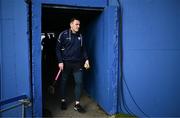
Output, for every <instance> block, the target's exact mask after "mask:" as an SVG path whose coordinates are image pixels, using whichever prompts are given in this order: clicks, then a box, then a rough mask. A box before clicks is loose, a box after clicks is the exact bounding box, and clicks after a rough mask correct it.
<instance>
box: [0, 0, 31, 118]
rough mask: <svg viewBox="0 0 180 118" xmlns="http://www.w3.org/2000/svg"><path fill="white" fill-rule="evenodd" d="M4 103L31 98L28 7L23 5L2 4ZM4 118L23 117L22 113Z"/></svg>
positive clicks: (3, 1)
mask: <svg viewBox="0 0 180 118" xmlns="http://www.w3.org/2000/svg"><path fill="white" fill-rule="evenodd" d="M0 22H1V25H0V29H1V30H0V31H1V32H0V33H1V34H0V39H1V40H0V51H1V54H0V55H1V56H0V57H1V59H0V60H1V62H0V63H1V64H0V66H1V67H0V68H1V70H0V71H1V75H0V81H1V89H0V90H1V92H0V95H1V97H0V98H1V100H6V99H9V98H13V97H17V96H20V95H27V96H30V78H29V42H28V34H27V31H28V27H27V7H26V3H25V2H24V1H21V0H18V1H12V0H1V1H0ZM17 109H18V111H20V112H17V111H15V110H12V111H9V112H6V113H4V114H3V115H2V116H20V115H21V109H20V108H16V110H17Z"/></svg>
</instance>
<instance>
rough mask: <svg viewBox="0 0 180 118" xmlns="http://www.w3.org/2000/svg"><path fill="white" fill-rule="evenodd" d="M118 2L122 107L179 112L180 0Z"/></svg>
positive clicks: (158, 114)
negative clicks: (120, 39) (120, 29)
mask: <svg viewBox="0 0 180 118" xmlns="http://www.w3.org/2000/svg"><path fill="white" fill-rule="evenodd" d="M116 3H117V1H114V2H112V4H116ZM120 3H121V7H122V42H123V47H122V49H123V55H122V56H123V65H122V68H123V78H122V79H123V80H122V81H123V90H124V94H123V97H124V106H126V109H125V108H124V109H123V111H124V112H126V113H128V112H132V113H134V114H136V115H137V116H146V115H147V116H151V117H152V116H156V117H168V116H169V117H175V116H180V112H179V109H180V92H179V90H180V61H179V60H180V46H179V45H180V33H179V27H180V7H179V6H180V1H179V0H120ZM124 80H125V81H124ZM125 82H126V83H125ZM126 85H127V86H128V89H129V91H130V93H129V91H128V89H127V86H126ZM120 106H121V105H120ZM120 106H119V107H120ZM122 108H123V107H122ZM127 111H128V112H127ZM143 112H144V113H143ZM145 114H146V115H145Z"/></svg>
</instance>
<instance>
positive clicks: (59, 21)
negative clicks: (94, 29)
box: [41, 7, 102, 32]
mask: <svg viewBox="0 0 180 118" xmlns="http://www.w3.org/2000/svg"><path fill="white" fill-rule="evenodd" d="M101 12H102V11H100V10H99V11H97V10H87V9H86V10H82V9H64V8H53V7H42V19H41V20H42V32H59V31H62V30H64V29H67V28H69V21H70V19H71V18H72V17H78V18H79V19H80V20H81V29H83V28H84V27H86V25H87V24H88V22H91V20H93V19H94V18H96V17H97V16H98V15H99V14H100V13H101Z"/></svg>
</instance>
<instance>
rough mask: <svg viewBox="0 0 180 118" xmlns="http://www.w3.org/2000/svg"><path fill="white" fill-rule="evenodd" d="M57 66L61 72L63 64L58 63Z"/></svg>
mask: <svg viewBox="0 0 180 118" xmlns="http://www.w3.org/2000/svg"><path fill="white" fill-rule="evenodd" d="M58 66H59V69H61V71H62V70H63V68H64V64H63V63H59V64H58Z"/></svg>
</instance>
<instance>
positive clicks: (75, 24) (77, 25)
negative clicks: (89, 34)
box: [70, 20, 80, 33]
mask: <svg viewBox="0 0 180 118" xmlns="http://www.w3.org/2000/svg"><path fill="white" fill-rule="evenodd" d="M70 27H71V30H72V32H74V33H75V32H78V31H79V28H80V21H79V20H74V21H72V22H71V23H70Z"/></svg>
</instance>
